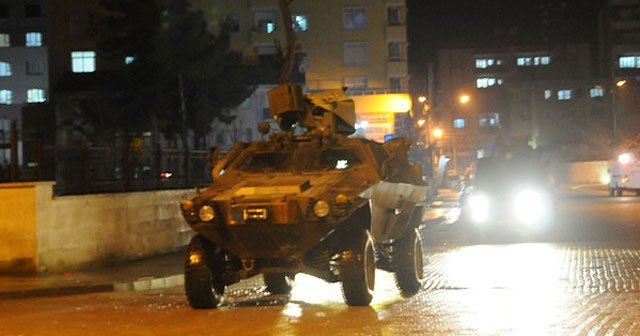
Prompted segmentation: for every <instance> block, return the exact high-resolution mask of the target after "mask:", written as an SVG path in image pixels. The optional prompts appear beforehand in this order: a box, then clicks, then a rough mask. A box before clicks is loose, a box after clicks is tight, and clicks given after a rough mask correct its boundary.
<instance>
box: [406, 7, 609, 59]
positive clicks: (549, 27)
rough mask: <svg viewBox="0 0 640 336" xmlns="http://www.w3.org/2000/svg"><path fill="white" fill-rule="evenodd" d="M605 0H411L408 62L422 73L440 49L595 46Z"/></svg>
mask: <svg viewBox="0 0 640 336" xmlns="http://www.w3.org/2000/svg"><path fill="white" fill-rule="evenodd" d="M605 2H606V0H511V1H509V0H473V1H470V0H407V7H408V9H409V17H408V35H409V36H408V39H409V61H410V64H411V67H412V69H413V71H422V70H423V69H424V68H425V67H426V64H427V63H428V62H430V61H433V60H434V58H435V55H436V52H437V49H438V48H455V47H475V48H481V47H492V46H496V45H500V44H505V43H507V44H515V45H544V44H551V43H552V44H558V43H569V42H594V41H595V39H596V37H597V13H598V10H599V9H600V8H601V7H602V6H603V4H604V3H605Z"/></svg>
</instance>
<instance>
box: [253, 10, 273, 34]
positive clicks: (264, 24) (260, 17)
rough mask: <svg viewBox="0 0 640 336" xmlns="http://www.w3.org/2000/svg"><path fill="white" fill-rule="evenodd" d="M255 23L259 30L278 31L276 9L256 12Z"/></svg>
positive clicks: (269, 32) (266, 31) (262, 31)
mask: <svg viewBox="0 0 640 336" xmlns="http://www.w3.org/2000/svg"><path fill="white" fill-rule="evenodd" d="M253 25H254V28H255V30H256V31H258V32H261V33H267V34H272V33H273V32H275V31H276V11H257V12H254V13H253Z"/></svg>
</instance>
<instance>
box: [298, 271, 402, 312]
mask: <svg viewBox="0 0 640 336" xmlns="http://www.w3.org/2000/svg"><path fill="white" fill-rule="evenodd" d="M397 300H402V298H401V296H400V292H399V291H398V290H397V288H396V285H395V279H394V278H393V274H391V273H389V272H385V271H382V270H376V286H375V291H374V293H373V301H372V303H371V305H372V306H374V307H375V306H376V305H384V304H386V303H389V302H393V301H397ZM291 301H292V302H304V303H308V304H323V305H327V304H340V305H344V304H345V303H344V299H343V298H342V289H341V287H340V283H339V282H337V283H328V282H326V281H324V280H321V279H319V278H316V277H314V276H311V275H307V274H298V275H296V281H295V284H294V286H293V289H292V291H291Z"/></svg>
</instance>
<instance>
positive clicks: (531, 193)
mask: <svg viewBox="0 0 640 336" xmlns="http://www.w3.org/2000/svg"><path fill="white" fill-rule="evenodd" d="M513 210H514V212H515V215H516V217H517V218H518V220H520V221H521V222H523V223H526V224H533V223H537V222H539V221H540V220H541V219H542V216H543V213H544V212H546V211H547V209H545V208H544V202H543V201H542V195H541V194H540V193H539V192H537V191H535V190H523V191H521V192H520V193H518V195H517V196H516V200H515V209H513Z"/></svg>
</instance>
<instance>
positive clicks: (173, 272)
mask: <svg viewBox="0 0 640 336" xmlns="http://www.w3.org/2000/svg"><path fill="white" fill-rule="evenodd" d="M457 197H458V195H457V192H456V191H454V190H449V189H440V190H438V196H437V197H436V198H435V200H434V201H433V202H432V204H431V207H430V208H429V209H428V210H427V211H425V215H424V217H423V221H424V222H425V223H439V222H441V221H443V220H444V216H445V215H446V212H447V210H448V209H449V208H450V207H451V206H452V204H454V203H456V202H457ZM184 253H185V252H184V251H178V252H174V253H171V254H167V255H162V256H157V257H151V258H147V259H142V260H138V261H132V262H126V263H123V264H120V265H115V266H111V267H104V268H99V269H93V270H87V271H77V272H67V273H62V274H41V275H35V276H0V300H2V299H23V298H32V297H42V296H61V295H74V294H86V293H97V292H112V291H144V290H151V289H164V288H170V287H176V286H182V285H184V278H183V267H184Z"/></svg>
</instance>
